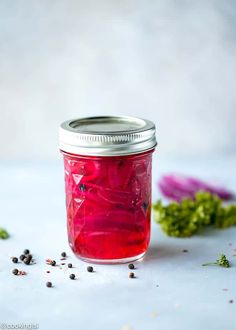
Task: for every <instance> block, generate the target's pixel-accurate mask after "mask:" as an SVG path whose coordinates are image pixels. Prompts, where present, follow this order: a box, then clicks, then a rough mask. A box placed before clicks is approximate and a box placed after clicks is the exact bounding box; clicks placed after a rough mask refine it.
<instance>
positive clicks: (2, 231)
mask: <svg viewBox="0 0 236 330" xmlns="http://www.w3.org/2000/svg"><path fill="white" fill-rule="evenodd" d="M9 236H10V235H9V234H8V232H7V231H6V230H5V229H3V228H0V239H7V238H9Z"/></svg>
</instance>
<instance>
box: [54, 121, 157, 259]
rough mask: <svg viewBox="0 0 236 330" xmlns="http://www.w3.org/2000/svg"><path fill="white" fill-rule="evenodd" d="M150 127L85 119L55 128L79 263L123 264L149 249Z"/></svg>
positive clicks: (152, 139) (70, 228)
mask: <svg viewBox="0 0 236 330" xmlns="http://www.w3.org/2000/svg"><path fill="white" fill-rule="evenodd" d="M156 144H157V143H156V138H155V125H154V124H153V123H152V122H150V121H148V120H145V119H140V118H134V117H126V116H120V117H109V116H106V117H90V118H80V119H75V120H69V121H66V122H64V123H62V124H61V126H60V150H61V152H62V154H63V157H64V168H65V191H66V209H67V229H68V239H69V244H70V246H71V249H72V250H73V252H74V253H75V254H76V255H77V256H78V257H79V258H81V259H83V260H85V261H88V262H95V263H107V264H109V263H123V262H130V261H133V260H136V259H139V258H141V257H142V256H143V255H144V254H145V252H146V250H147V248H148V245H149V240H150V215H151V184H152V153H153V151H154V149H155V146H156Z"/></svg>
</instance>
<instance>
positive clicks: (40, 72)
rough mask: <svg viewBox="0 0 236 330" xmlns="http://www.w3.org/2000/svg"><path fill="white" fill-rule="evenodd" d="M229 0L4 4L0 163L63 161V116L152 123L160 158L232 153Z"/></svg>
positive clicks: (234, 113)
mask: <svg viewBox="0 0 236 330" xmlns="http://www.w3.org/2000/svg"><path fill="white" fill-rule="evenodd" d="M235 19H236V2H235V1H230V0H229V1H220V0H219V1H217V0H216V1H206V0H204V1H203V0H202V1H174V0H173V1H171V0H160V1H130V0H129V1H122V0H119V1H114V0H113V1H112V0H109V1H108V0H107V1H105V0H100V1H79V0H57V1H54V0H50V1H43V0H40V1H33V0H32V1H26V0H22V1H14V0H11V1H7V0H5V1H4V0H1V1H0V109H1V116H0V141H1V145H0V157H1V158H6V159H9V158H16V157H18V158H43V159H45V158H52V159H53V158H56V157H57V158H59V155H58V150H57V148H58V147H57V128H58V125H59V123H60V122H61V121H63V120H66V119H68V118H73V117H80V116H87V115H100V114H126V115H135V116H140V117H146V118H149V119H151V120H153V121H155V123H156V125H157V129H158V130H157V132H158V133H157V134H158V140H159V142H160V147H159V150H160V152H161V153H162V155H164V156H166V155H168V156H169V155H171V156H172V155H173V156H175V155H177V156H186V155H187V156H196V155H197V156H198V157H205V156H206V155H207V156H208V157H209V156H210V157H211V155H214V156H215V155H222V154H223V155H224V154H232V153H235V150H236V143H235V138H236V130H235V119H236V110H235V105H236V93H235V76H236V75H235V74H236V47H235V40H236V33H235V32H236V30H235V29H236V28H235Z"/></svg>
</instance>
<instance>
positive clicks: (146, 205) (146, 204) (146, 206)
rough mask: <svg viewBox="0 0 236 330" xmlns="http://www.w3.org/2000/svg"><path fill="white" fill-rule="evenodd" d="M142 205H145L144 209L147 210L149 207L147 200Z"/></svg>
mask: <svg viewBox="0 0 236 330" xmlns="http://www.w3.org/2000/svg"><path fill="white" fill-rule="evenodd" d="M142 206H143V209H144V211H146V210H147V208H148V203H146V202H143V204H142Z"/></svg>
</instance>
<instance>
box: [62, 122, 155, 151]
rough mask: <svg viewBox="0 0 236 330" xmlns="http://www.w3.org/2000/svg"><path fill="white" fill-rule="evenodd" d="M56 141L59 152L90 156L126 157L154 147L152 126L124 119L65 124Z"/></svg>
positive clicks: (153, 126) (152, 124)
mask: <svg viewBox="0 0 236 330" xmlns="http://www.w3.org/2000/svg"><path fill="white" fill-rule="evenodd" d="M59 140H60V142H59V146H60V149H61V150H62V151H65V152H68V153H73V154H78V155H90V156H119V155H130V154H136V153H140V152H144V151H147V150H150V149H153V148H154V147H155V146H156V145H157V142H156V136H155V125H154V123H152V122H151V121H149V120H146V119H141V118H135V117H127V116H101V117H87V118H79V119H74V120H67V121H65V122H63V123H62V124H61V126H60V130H59Z"/></svg>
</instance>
